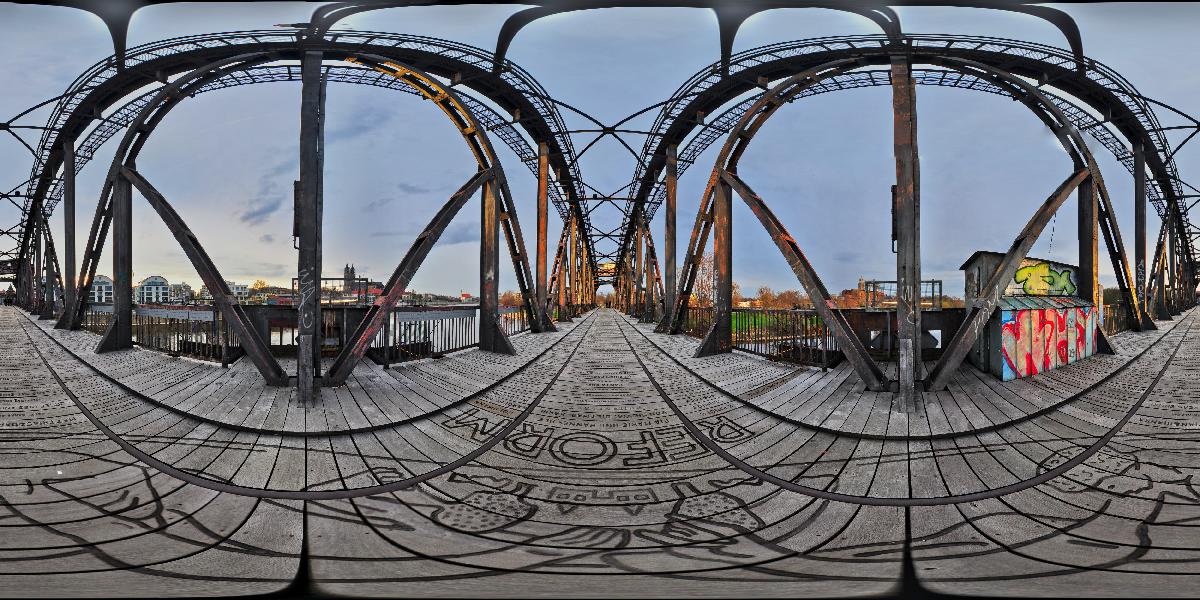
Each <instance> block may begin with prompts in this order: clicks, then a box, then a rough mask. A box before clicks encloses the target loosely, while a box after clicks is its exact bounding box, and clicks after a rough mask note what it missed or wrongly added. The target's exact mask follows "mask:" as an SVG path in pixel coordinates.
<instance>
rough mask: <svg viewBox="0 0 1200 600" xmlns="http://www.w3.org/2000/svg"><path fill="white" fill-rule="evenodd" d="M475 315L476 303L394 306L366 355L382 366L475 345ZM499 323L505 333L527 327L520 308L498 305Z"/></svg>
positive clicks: (476, 343) (525, 316)
mask: <svg viewBox="0 0 1200 600" xmlns="http://www.w3.org/2000/svg"><path fill="white" fill-rule="evenodd" d="M478 317H479V307H478V306H466V307H460V306H447V307H431V306H424V307H400V308H396V309H394V310H393V311H392V314H391V315H389V316H388V320H387V323H386V324H385V325H384V327H383V328H382V329H381V330H380V332H379V333H378V334H377V335H376V336H375V339H374V340H373V341H372V343H371V346H370V347H369V348H368V350H367V356H368V357H370V358H371V359H372V360H374V361H375V362H376V363H378V364H381V365H384V366H385V367H386V366H388V365H390V364H392V363H398V362H405V361H409V360H417V359H421V358H437V357H440V356H444V355H445V354H448V353H450V352H456V351H459V350H465V349H467V348H471V347H473V346H478V345H479V327H478V321H477V319H478ZM499 324H500V328H501V330H503V331H504V333H505V335H510V336H511V335H516V334H518V333H521V332H523V331H528V330H529V318H528V315H527V314H525V309H524V308H523V307H512V308H501V309H500V320H499Z"/></svg>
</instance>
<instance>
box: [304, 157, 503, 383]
mask: <svg viewBox="0 0 1200 600" xmlns="http://www.w3.org/2000/svg"><path fill="white" fill-rule="evenodd" d="M491 176H492V173H491V172H490V171H479V172H478V173H476V174H475V176H474V177H472V178H471V179H470V180H469V181H467V183H465V184H463V186H462V187H460V188H458V191H456V192H454V194H453V195H451V196H450V199H449V200H447V201H446V203H445V204H443V205H442V208H441V209H440V210H438V212H437V214H435V215H434V216H433V219H431V220H430V221H429V224H428V225H426V226H425V229H424V230H423V231H421V233H420V234H419V235H417V237H416V239H414V240H413V243H412V245H411V246H409V248H408V252H407V253H406V254H405V255H404V259H403V260H401V261H400V264H399V265H396V269H395V270H394V271H392V276H391V277H389V278H388V281H387V284H385V285H384V287H383V294H381V295H380V296H379V297H378V298H376V299H375V302H374V303H373V304H372V305H371V308H370V309H368V310H367V314H366V316H364V317H363V319H362V321H360V322H359V325H358V327H357V329H355V331H354V334H353V335H352V336H351V337H350V343H349V344H346V345H345V346H344V347H343V348H342V351H341V352H340V353H339V354H338V356H337V358H336V359H334V361H333V364H332V365H330V367H329V372H328V373H327V374H326V376H325V381H324V382H323V383H324V385H341V384H343V383H345V382H346V379H347V378H348V377H349V376H350V373H351V372H353V371H354V366H355V365H356V364H358V361H359V360H361V359H362V357H363V355H365V354H366V353H367V349H368V348H369V347H370V345H371V342H372V341H373V340H374V339H375V336H376V335H378V334H379V330H380V329H382V328H383V327H384V325H385V324H386V323H387V318H388V315H390V314H391V312H392V309H393V308H395V306H396V303H397V302H399V301H400V297H401V296H403V295H404V290H405V289H406V288H407V287H408V283H409V282H410V281H412V278H413V276H414V275H416V273H417V270H418V269H420V268H421V264H422V263H423V262H425V257H427V256H429V251H430V250H432V249H433V246H434V244H436V243H437V241H438V239H439V238H440V237H441V236H442V233H443V232H445V231H446V227H447V226H448V225H450V222H451V221H452V220H454V217H455V216H456V215H458V213H459V211H460V210H461V209H462V207H463V205H465V204H466V203H467V201H468V200H470V199H471V196H473V195H474V194H475V192H477V191H479V188H480V187H481V186H483V185H484V182H485V181H488V180H489V178H491Z"/></svg>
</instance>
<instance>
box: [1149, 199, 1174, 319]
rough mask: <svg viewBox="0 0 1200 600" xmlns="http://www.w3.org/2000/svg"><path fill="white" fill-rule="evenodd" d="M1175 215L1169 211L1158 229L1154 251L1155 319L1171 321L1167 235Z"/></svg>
mask: <svg viewBox="0 0 1200 600" xmlns="http://www.w3.org/2000/svg"><path fill="white" fill-rule="evenodd" d="M1172 218H1173V214H1172V213H1171V212H1170V211H1168V212H1167V218H1166V219H1164V220H1163V222H1162V225H1161V227H1159V229H1158V243H1157V244H1156V246H1155V250H1154V269H1153V270H1154V273H1155V275H1154V318H1156V319H1159V320H1162V321H1170V320H1171V313H1170V311H1168V310H1167V294H1166V274H1165V273H1164V271H1166V269H1167V255H1166V253H1167V235H1169V233H1168V232H1169V231H1170V230H1171V221H1172Z"/></svg>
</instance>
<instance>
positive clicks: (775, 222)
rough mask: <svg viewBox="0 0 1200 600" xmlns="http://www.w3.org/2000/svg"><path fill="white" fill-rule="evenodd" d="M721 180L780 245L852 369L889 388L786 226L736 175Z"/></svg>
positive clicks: (874, 386)
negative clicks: (730, 187)
mask: <svg viewBox="0 0 1200 600" xmlns="http://www.w3.org/2000/svg"><path fill="white" fill-rule="evenodd" d="M721 179H722V181H724V182H726V183H727V184H729V185H730V186H732V188H733V190H734V191H736V192H737V194H738V196H741V198H742V200H743V201H744V202H745V203H746V205H747V206H749V207H750V210H751V212H753V213H754V216H756V217H758V220H759V222H760V223H762V226H763V228H764V229H766V230H767V233H768V234H769V235H770V236H771V240H772V241H774V242H775V246H776V247H778V248H779V251H780V253H782V254H783V257H784V258H785V259H786V260H787V262H788V265H789V266H790V267H792V272H793V273H795V274H796V279H798V280H799V281H800V285H801V286H803V287H804V291H805V293H807V294H808V297H809V298H811V299H812V303H813V307H814V308H815V309H816V311H817V314H818V315H820V317H821V320H823V321H824V322H825V324H826V325H827V326H828V327H829V331H830V333H831V334H832V335H833V337H834V339H836V340H837V343H838V348H839V349H840V350H841V351H842V354H844V355H845V356H846V360H847V361H848V362H849V363H850V366H851V367H853V368H854V372H855V373H858V376H859V377H860V378H861V379H862V380H863V383H864V384H865V385H866V386H867V389H869V390H874V391H883V390H884V389H886V388H887V387H888V380H887V377H886V376H885V375H884V374H883V371H882V370H880V368H879V365H877V364H875V361H874V360H872V359H871V357H870V356H869V355H868V354H867V348H866V346H864V345H863V343H862V340H860V339H858V336H857V335H855V334H854V331H853V330H852V329H851V327H850V323H849V322H848V321H847V320H846V316H845V315H844V314H842V311H841V309H839V308H838V307H837V304H835V303H834V301H833V298H832V297H831V296H830V294H829V290H828V289H826V288H825V283H824V282H822V281H821V278H820V276H818V275H817V271H816V269H814V268H813V266H812V263H810V262H809V261H808V257H807V256H805V255H804V252H802V251H801V250H800V246H799V245H798V244H797V243H796V240H795V238H793V237H792V235H791V234H790V233H788V230H787V228H785V227H784V226H783V223H782V222H780V221H779V218H778V217H776V216H775V213H774V212H772V211H771V209H770V207H768V206H767V203H766V202H764V201H763V199H762V198H761V197H759V195H758V194H756V193H754V190H752V189H750V186H748V185H746V183H745V182H744V181H742V180H741V179H740V178H739V177H738V176H737V175H736V174H734V173H730V172H729V171H725V172H724V173H722V174H721Z"/></svg>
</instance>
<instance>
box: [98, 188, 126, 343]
mask: <svg viewBox="0 0 1200 600" xmlns="http://www.w3.org/2000/svg"><path fill="white" fill-rule="evenodd" d="M112 252H113V307H112V309H113V316H112V322H111V323H109V325H108V330H107V331H105V332H104V337H103V338H101V339H100V343H99V344H98V345H97V346H96V353H97V354H99V353H101V352H109V351H112V350H124V349H126V348H132V347H133V185H132V184H131V183H130V182H129V180H128V179H126V178H125V177H124V176H123V175H120V174H117V176H116V179H115V180H114V181H113V187H112Z"/></svg>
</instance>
